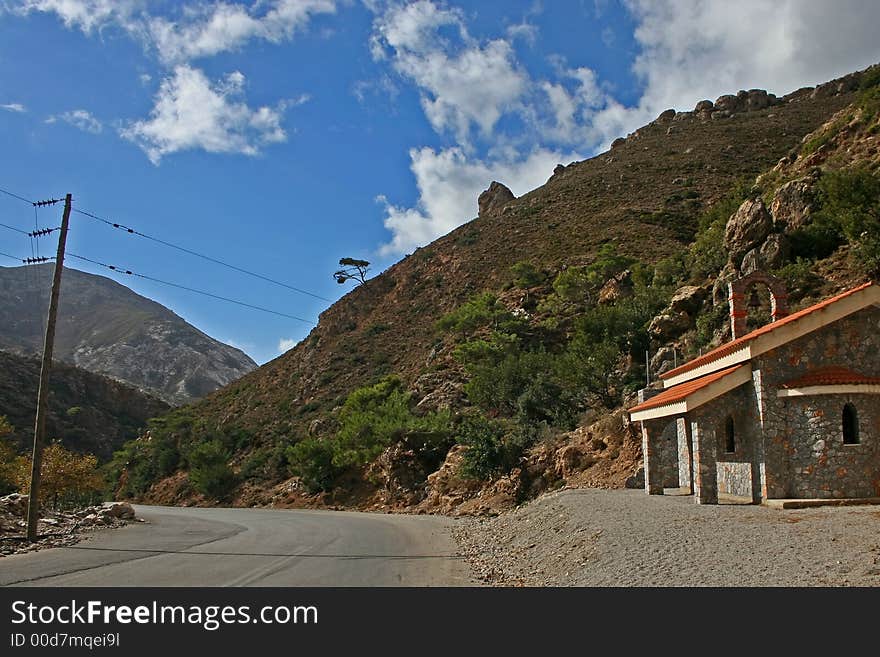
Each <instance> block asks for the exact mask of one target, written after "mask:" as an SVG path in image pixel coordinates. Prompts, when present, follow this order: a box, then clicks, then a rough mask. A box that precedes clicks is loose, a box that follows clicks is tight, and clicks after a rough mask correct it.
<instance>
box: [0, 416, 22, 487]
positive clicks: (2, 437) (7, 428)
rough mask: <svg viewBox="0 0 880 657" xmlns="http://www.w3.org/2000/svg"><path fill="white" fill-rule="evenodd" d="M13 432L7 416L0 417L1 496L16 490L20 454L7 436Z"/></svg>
mask: <svg viewBox="0 0 880 657" xmlns="http://www.w3.org/2000/svg"><path fill="white" fill-rule="evenodd" d="M12 431H13V429H12V425H10V424H9V422H8V421H7V420H6V416H5V415H0V495H6V494H7V493H11V492H12V491H14V490H15V459H16V458H17V457H18V454H17V453H16V451H15V448H14V447H13V445H12V443H11V442H10V441H8V440H6V436H8V435H9V434H11V433H12Z"/></svg>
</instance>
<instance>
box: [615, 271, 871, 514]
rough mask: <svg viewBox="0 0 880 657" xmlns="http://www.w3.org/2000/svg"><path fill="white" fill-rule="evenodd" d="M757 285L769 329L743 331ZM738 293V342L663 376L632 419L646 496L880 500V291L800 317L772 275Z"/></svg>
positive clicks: (859, 290)
mask: <svg viewBox="0 0 880 657" xmlns="http://www.w3.org/2000/svg"><path fill="white" fill-rule="evenodd" d="M759 284H761V285H766V286H767V287H768V288H769V289H770V293H771V300H772V304H771V313H772V321H771V322H770V323H769V324H766V325H764V326H762V327H760V328H758V329H756V330H753V331H751V332H746V317H747V307H746V302H745V297H746V295H747V293H748V292H749V290H750V289H752V288H753V287H754V286H755V285H759ZM729 292H730V308H731V313H730V314H731V317H730V320H731V328H732V333H733V339H732V340H731V341H730V342H728V343H727V344H724V345H721V346H720V347H718V348H717V349H714V350H712V351H710V352H708V353H706V354H703V355H702V356H700V357H698V358H696V359H694V360H691V361H689V362H687V363H684V364H683V365H680V366H679V367H676V368H675V369H672V370H670V371H668V372H666V373H664V374H663V375H662V376H661V380H662V384H663V387H662V389H660V390H652V389H645V390H643V391H641V392H640V395H639V401H640V403H639V404H638V405H636V406H634V407H633V408H631V409H629V415H630V419H631V420H632V421H633V422H638V423H640V425H641V434H642V454H643V458H644V472H645V490H646V491H647V492H648V493H649V494H651V495H662V494H663V492H664V488H677V489H679V490H680V491H681V490H682V489H683V492H685V493H687V492H689V493H690V494H692V495H693V496H694V501H695V502H696V503H698V504H716V503H718V502H719V500H720V501H740V502H742V501H751V502H753V503H760V502H762V501H765V500H770V499H791V498H794V499H807V498H822V499H828V498H841V499H842V498H871V497H876V498H880V286H878V285H877V284H876V283H865V284H863V285H859V286H857V287H854V288H852V289H850V290H847V291H846V292H843V293H842V294H838V295H837V296H834V297H831V298H829V299H826V300H825V301H822V302H821V303H818V304H816V305H814V306H811V307H809V308H805V309H803V310H801V311H798V312H795V313H791V314H789V313H788V307H787V300H786V295H785V290H784V287H783V286H782V285H781V283H780V282H779V281H778V280H777V279H775V278H773V277H772V276H769V275H767V274H764V273H761V272H755V273H753V274H751V275H750V276H747V277H745V278H743V279H740V280H737V281H733V282H731V283H730V284H729Z"/></svg>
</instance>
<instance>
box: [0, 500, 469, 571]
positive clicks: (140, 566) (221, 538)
mask: <svg viewBox="0 0 880 657" xmlns="http://www.w3.org/2000/svg"><path fill="white" fill-rule="evenodd" d="M135 510H136V512H137V515H138V517H142V518H144V520H146V522H144V523H131V524H129V525H128V526H126V527H122V528H120V529H110V530H103V531H99V532H96V533H95V534H92V535H91V536H89V538H87V539H85V540H83V541H82V542H80V543H78V544H77V545H74V546H71V547H65V548H55V549H49V550H41V551H39V552H31V553H28V554H20V555H13V556H9V557H5V558H2V559H0V585H2V586H10V585H11V586H466V585H471V584H474V583H475V582H474V581H473V580H472V579H471V573H470V569H469V567H468V565H467V563H466V562H465V561H464V559H462V558H460V557H459V556H458V550H457V546H456V544H455V542H454V540H453V539H452V537H451V535H450V532H449V527H450V525H451V523H452V521H450V520H449V519H446V518H440V517H434V516H411V515H386V514H373V513H349V512H341V511H300V510H281V509H196V508H175V507H151V506H137V507H135Z"/></svg>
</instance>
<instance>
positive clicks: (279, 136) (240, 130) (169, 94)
mask: <svg viewBox="0 0 880 657" xmlns="http://www.w3.org/2000/svg"><path fill="white" fill-rule="evenodd" d="M244 81H245V80H244V76H243V75H242V74H241V73H240V72H238V71H236V72H234V73H230V74H229V75H227V76H226V78H225V79H223V80H221V81H219V82H216V83H212V82H211V81H210V80H209V79H208V78H207V77H206V76H205V74H204V73H203V72H202V71H201V70H199V69H195V68H191V67H189V66H185V65H180V66H177V67H176V68H175V69H174V71H173V73H172V75H171V76H170V77H167V78H165V79H164V80H162V83H161V84H160V86H159V92H158V93H157V95H156V103H155V106H154V107H153V110H152V111H151V112H150V117H149V119H146V120H142V121H136V122H134V123H131V124H129V125H128V126H127V127H126V128H124V129H122V130H121V131H120V134H121V135H122V136H123V137H125V138H126V139H129V140H131V141H133V142H135V143H136V144H138V145H139V146H140V147H141V148H142V149H143V150H144V152H146V154H147V156H148V157H149V158H150V161H151V162H153V164H159V162H160V160H161V159H162V157H164V156H165V155H168V154H170V153H176V152H178V151H183V150H191V149H203V150H205V151H208V152H209V153H243V154H245V155H256V154H258V153H259V152H260V148H261V147H262V146H264V145H266V144H271V143H277V142H283V141H285V140H286V139H287V135H286V133H285V132H284V129H283V128H282V127H281V118H282V112H283V110H282V109H279V108H271V107H266V106H264V107H259V108H256V109H251V108H250V107H249V106H248V105H247V103H245V102H243V101H241V100H238V98H239V97H240V96H241V95H242V93H243V87H244Z"/></svg>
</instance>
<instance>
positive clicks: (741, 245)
mask: <svg viewBox="0 0 880 657" xmlns="http://www.w3.org/2000/svg"><path fill="white" fill-rule="evenodd" d="M772 229H773V218H772V217H771V216H770V213H769V212H768V211H767V208H766V207H765V205H764V202H763V201H762V200H761V199H754V200H753V199H748V200H746V201H744V202H743V204H742V205H741V206H739V209H738V210H737V211H736V212H735V213H734V214H733V215H731V217H730V219H729V220H728V221H727V225H726V226H725V228H724V248H725V249H726V250H727V252H728V253H729V254H730V259H731V261H732V262H733V263H734V265H737V266H739V263H740V262H741V261H742V258H743V256H744V255H745V254H746V253H748V252H749V250H750V249H752V248H753V247H755V246H757V245H759V244H760V243H761V242H763V241H764V240H765V239H766V238H767V235H769V234H770V231H771V230H772Z"/></svg>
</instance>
